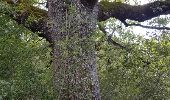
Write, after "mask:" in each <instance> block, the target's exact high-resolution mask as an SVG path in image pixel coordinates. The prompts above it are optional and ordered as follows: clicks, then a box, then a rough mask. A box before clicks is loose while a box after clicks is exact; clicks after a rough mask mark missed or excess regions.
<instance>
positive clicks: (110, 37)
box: [98, 24, 126, 49]
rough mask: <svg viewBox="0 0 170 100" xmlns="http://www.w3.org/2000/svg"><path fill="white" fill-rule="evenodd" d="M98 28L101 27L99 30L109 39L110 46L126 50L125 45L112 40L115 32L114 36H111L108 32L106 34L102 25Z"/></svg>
mask: <svg viewBox="0 0 170 100" xmlns="http://www.w3.org/2000/svg"><path fill="white" fill-rule="evenodd" d="M98 26H99V29H100V30H101V31H102V32H103V33H104V34H105V35H106V36H107V37H108V38H107V41H108V43H110V44H112V45H115V46H118V47H120V48H122V49H126V47H124V46H123V45H121V44H119V43H117V42H116V41H114V40H113V39H112V36H113V33H114V32H112V34H110V35H107V32H106V30H105V29H104V27H102V25H100V24H98Z"/></svg>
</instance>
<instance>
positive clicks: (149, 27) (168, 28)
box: [127, 23, 170, 30]
mask: <svg viewBox="0 0 170 100" xmlns="http://www.w3.org/2000/svg"><path fill="white" fill-rule="evenodd" d="M127 26H140V27H143V28H148V29H157V30H170V27H156V26H145V25H141V24H135V23H133V24H128V23H127Z"/></svg>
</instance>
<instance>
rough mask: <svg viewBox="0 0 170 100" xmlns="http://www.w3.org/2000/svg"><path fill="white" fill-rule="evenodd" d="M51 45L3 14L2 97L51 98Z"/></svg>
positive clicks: (0, 22)
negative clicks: (49, 46)
mask: <svg viewBox="0 0 170 100" xmlns="http://www.w3.org/2000/svg"><path fill="white" fill-rule="evenodd" d="M50 51H51V50H50V49H49V48H48V43H47V42H45V40H42V39H41V38H39V37H38V36H37V35H36V34H33V33H31V32H30V31H29V30H27V29H25V28H24V27H23V26H20V25H17V24H16V23H15V22H14V21H12V20H11V19H10V18H9V17H8V16H6V15H2V14H1V16H0V98H3V99H8V100H11V99H16V100H18V99H31V98H32V99H50V98H51V99H52V97H53V90H52V84H51V83H52V82H51V81H52V80H51V77H52V75H51V70H50V58H51V57H50Z"/></svg>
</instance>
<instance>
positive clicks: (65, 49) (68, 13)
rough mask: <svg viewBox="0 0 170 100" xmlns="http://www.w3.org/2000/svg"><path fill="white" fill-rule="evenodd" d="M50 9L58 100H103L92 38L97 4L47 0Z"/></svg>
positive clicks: (76, 0) (74, 0)
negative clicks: (101, 99)
mask: <svg viewBox="0 0 170 100" xmlns="http://www.w3.org/2000/svg"><path fill="white" fill-rule="evenodd" d="M85 1H86V0H85ZM87 1H88V0H87ZM82 3H84V4H82ZM48 5H49V11H48V15H49V23H48V24H49V28H50V29H49V30H50V33H51V39H52V43H53V44H52V47H53V56H54V59H53V65H54V69H53V70H54V85H55V89H56V92H57V99H58V100H100V94H99V83H98V77H97V69H96V57H95V48H94V41H93V39H92V35H91V33H92V32H93V31H94V30H95V27H96V22H97V12H98V11H97V10H98V8H97V4H96V2H95V3H94V4H92V5H88V4H87V3H86V2H82V1H80V0H48Z"/></svg>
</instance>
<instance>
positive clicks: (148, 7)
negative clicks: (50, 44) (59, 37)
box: [3, 0, 170, 40]
mask: <svg viewBox="0 0 170 100" xmlns="http://www.w3.org/2000/svg"><path fill="white" fill-rule="evenodd" d="M3 1H7V2H8V3H9V4H11V2H10V1H11V0H3ZM81 1H83V0H81ZM87 1H88V2H86V4H87V3H90V0H87ZM96 1H97V0H95V2H96ZM95 2H94V3H95ZM83 3H85V2H84V1H83ZM94 3H93V4H94ZM88 5H89V4H88ZM27 8H30V7H27ZM35 10H36V11H35ZM30 11H32V12H37V13H34V14H35V15H40V16H43V17H44V18H43V19H42V20H39V21H32V22H31V23H29V24H28V23H26V20H27V18H28V16H29V14H30ZM31 14H33V13H31ZM167 14H170V1H155V2H152V3H148V4H145V5H138V6H132V5H128V4H125V3H118V2H106V1H103V2H99V14H98V20H99V21H105V20H107V19H109V18H111V17H114V18H116V19H119V20H120V21H122V22H123V23H124V24H127V23H126V22H125V20H126V19H130V20H135V21H139V22H142V21H145V20H149V19H151V18H153V17H157V16H159V15H167ZM11 16H12V18H13V19H14V20H15V21H17V22H18V23H19V24H23V25H24V26H25V27H27V28H28V29H30V30H31V31H32V32H42V33H43V34H41V36H42V37H44V38H46V39H47V40H50V36H48V34H44V33H46V32H45V31H46V30H47V29H46V28H44V26H46V21H47V20H46V19H47V11H45V10H42V9H39V8H36V7H34V6H32V7H31V8H30V10H25V12H22V13H21V12H16V13H13V14H12V15H11ZM126 26H129V25H126ZM146 28H147V27H146Z"/></svg>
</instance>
